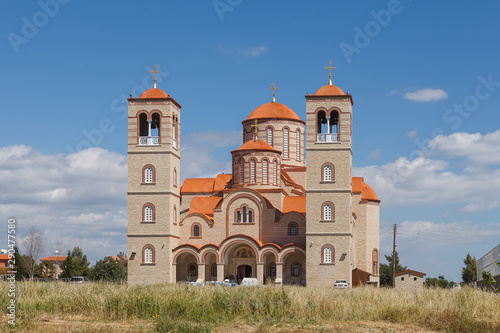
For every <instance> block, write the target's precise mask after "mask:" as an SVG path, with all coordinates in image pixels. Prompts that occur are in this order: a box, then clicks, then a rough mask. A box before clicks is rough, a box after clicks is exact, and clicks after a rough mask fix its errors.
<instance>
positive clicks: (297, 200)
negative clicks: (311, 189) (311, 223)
mask: <svg viewBox="0 0 500 333" xmlns="http://www.w3.org/2000/svg"><path fill="white" fill-rule="evenodd" d="M289 212H297V213H301V214H305V213H306V197H305V196H301V197H292V196H288V197H285V198H284V199H283V213H284V214H286V213H289Z"/></svg>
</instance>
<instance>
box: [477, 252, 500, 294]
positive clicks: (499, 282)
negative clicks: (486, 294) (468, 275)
mask: <svg viewBox="0 0 500 333" xmlns="http://www.w3.org/2000/svg"><path fill="white" fill-rule="evenodd" d="M498 263H500V244H498V245H497V246H496V247H494V248H493V249H492V250H491V251H490V252H488V253H486V254H485V255H484V256H482V257H481V258H479V259H478V260H477V286H478V287H482V288H486V287H487V286H486V283H484V280H483V272H491V274H492V275H493V277H494V278H495V281H496V285H495V288H500V266H498Z"/></svg>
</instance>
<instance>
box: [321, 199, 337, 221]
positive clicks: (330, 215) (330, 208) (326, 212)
mask: <svg viewBox="0 0 500 333" xmlns="http://www.w3.org/2000/svg"><path fill="white" fill-rule="evenodd" d="M322 217H323V220H324V221H333V220H335V206H334V205H333V204H332V203H331V202H327V203H324V204H323V212H322Z"/></svg>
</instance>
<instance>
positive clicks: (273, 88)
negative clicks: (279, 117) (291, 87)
mask: <svg viewBox="0 0 500 333" xmlns="http://www.w3.org/2000/svg"><path fill="white" fill-rule="evenodd" d="M269 89H272V90H273V103H276V95H275V91H276V89H279V88H278V87H275V86H274V82H273V86H272V87H270V88H269Z"/></svg>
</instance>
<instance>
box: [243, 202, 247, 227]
mask: <svg viewBox="0 0 500 333" xmlns="http://www.w3.org/2000/svg"><path fill="white" fill-rule="evenodd" d="M246 222H247V207H246V206H243V223H246Z"/></svg>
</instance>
